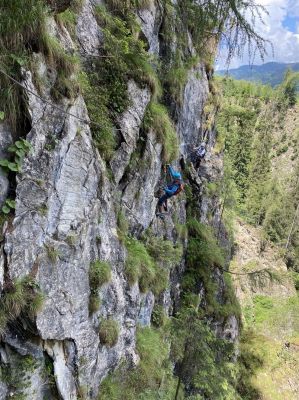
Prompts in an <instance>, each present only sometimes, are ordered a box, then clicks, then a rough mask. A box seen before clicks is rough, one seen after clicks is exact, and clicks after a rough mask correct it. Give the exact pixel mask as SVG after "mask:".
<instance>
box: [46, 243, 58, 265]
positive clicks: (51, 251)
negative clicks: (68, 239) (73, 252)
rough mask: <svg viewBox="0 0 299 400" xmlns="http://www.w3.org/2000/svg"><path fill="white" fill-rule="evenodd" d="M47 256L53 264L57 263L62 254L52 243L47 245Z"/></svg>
mask: <svg viewBox="0 0 299 400" xmlns="http://www.w3.org/2000/svg"><path fill="white" fill-rule="evenodd" d="M45 247H46V251H47V256H48V258H49V260H50V261H51V263H52V264H55V263H56V262H57V260H58V257H59V256H60V253H59V250H58V249H56V248H55V247H54V246H52V245H46V246H45Z"/></svg>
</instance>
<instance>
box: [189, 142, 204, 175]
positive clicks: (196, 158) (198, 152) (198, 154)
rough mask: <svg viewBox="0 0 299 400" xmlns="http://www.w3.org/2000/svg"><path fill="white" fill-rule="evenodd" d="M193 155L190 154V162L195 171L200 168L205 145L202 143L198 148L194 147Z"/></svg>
mask: <svg viewBox="0 0 299 400" xmlns="http://www.w3.org/2000/svg"><path fill="white" fill-rule="evenodd" d="M193 150H194V153H193V154H192V162H193V164H194V167H195V168H196V169H197V168H199V166H200V162H201V160H202V159H203V158H204V156H205V155H206V144H205V142H202V143H201V145H200V146H198V147H194V149H193Z"/></svg>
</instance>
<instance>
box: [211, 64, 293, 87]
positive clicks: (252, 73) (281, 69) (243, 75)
mask: <svg viewBox="0 0 299 400" xmlns="http://www.w3.org/2000/svg"><path fill="white" fill-rule="evenodd" d="M288 68H290V69H292V70H293V71H295V72H299V62H298V63H288V64H285V63H278V62H268V63H265V64H262V65H242V66H240V67H238V68H233V69H229V70H219V71H216V74H217V75H221V76H224V75H229V76H231V77H233V78H234V79H237V80H241V79H243V80H246V81H254V82H261V83H263V84H269V85H271V86H273V87H274V86H277V85H279V84H280V83H281V82H282V80H283V77H284V74H285V72H286V70H287V69H288Z"/></svg>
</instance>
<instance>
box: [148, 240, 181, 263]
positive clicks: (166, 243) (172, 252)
mask: <svg viewBox="0 0 299 400" xmlns="http://www.w3.org/2000/svg"><path fill="white" fill-rule="evenodd" d="M145 245H146V249H147V251H148V253H149V255H150V256H151V257H152V258H153V259H154V260H155V261H156V262H158V263H161V264H162V265H165V266H168V267H171V266H174V265H175V264H179V262H180V261H181V259H182V255H183V246H182V245H181V244H177V245H174V244H173V243H172V242H171V241H170V240H163V239H162V238H161V237H158V236H150V237H148V238H146V242H145Z"/></svg>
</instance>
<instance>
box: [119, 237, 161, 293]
mask: <svg viewBox="0 0 299 400" xmlns="http://www.w3.org/2000/svg"><path fill="white" fill-rule="evenodd" d="M126 248H127V251H128V256H127V260H126V267H125V273H126V276H127V279H128V281H129V283H130V284H131V285H132V284H134V283H135V282H136V281H137V280H138V282H139V287H140V290H141V291H142V292H146V291H148V290H150V289H152V286H153V284H154V280H155V276H156V273H157V269H158V267H157V265H156V264H155V262H154V260H153V259H152V257H151V256H150V255H149V254H148V252H147V250H146V248H145V246H144V244H143V243H142V242H140V241H138V240H136V239H133V238H127V240H126Z"/></svg>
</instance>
